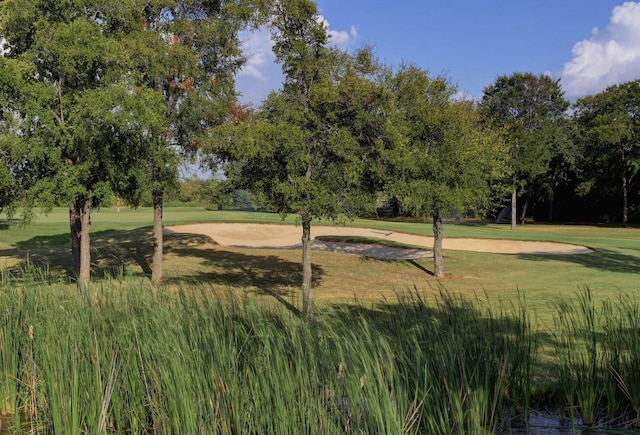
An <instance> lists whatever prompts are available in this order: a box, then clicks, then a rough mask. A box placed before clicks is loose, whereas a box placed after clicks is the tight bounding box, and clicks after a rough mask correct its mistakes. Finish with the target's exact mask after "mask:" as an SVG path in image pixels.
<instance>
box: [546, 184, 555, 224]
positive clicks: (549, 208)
mask: <svg viewBox="0 0 640 435" xmlns="http://www.w3.org/2000/svg"><path fill="white" fill-rule="evenodd" d="M553 196H554V191H553V189H549V196H548V197H547V198H548V201H549V204H548V206H547V220H548V221H549V222H553Z"/></svg>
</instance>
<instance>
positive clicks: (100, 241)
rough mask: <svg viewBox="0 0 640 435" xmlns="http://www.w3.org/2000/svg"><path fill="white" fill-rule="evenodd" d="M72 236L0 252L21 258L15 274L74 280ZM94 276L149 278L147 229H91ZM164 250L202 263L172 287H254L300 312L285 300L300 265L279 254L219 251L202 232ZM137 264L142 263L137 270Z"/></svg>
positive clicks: (171, 241) (172, 240)
mask: <svg viewBox="0 0 640 435" xmlns="http://www.w3.org/2000/svg"><path fill="white" fill-rule="evenodd" d="M68 240H69V234H57V235H52V236H37V237H33V238H32V239H29V240H26V241H23V242H20V243H17V244H16V248H15V249H4V250H0V257H9V258H14V259H16V260H17V264H15V265H14V266H12V267H11V268H9V271H10V273H11V274H12V276H14V277H20V276H21V275H26V274H28V273H30V271H33V270H35V269H38V268H39V269H41V270H47V274H48V275H49V277H48V278H47V279H48V280H49V281H60V280H71V279H70V277H71V251H70V247H69V242H68ZM91 247H92V251H91V256H92V259H91V260H92V266H91V275H92V279H94V280H96V279H103V278H106V277H117V276H121V275H128V276H134V277H135V276H141V277H142V276H146V277H150V276H151V257H152V254H153V239H152V232H151V230H150V229H149V228H140V229H136V230H129V231H99V232H95V233H91ZM164 254H165V256H167V255H175V256H177V257H179V258H182V259H184V260H183V261H188V262H192V263H194V264H195V263H197V264H198V267H191V266H189V267H185V268H184V270H181V273H180V274H179V275H176V276H170V277H167V278H166V280H165V283H166V284H168V285H180V284H203V283H211V284H214V285H221V286H227V287H238V288H254V289H255V290H253V292H254V293H255V294H259V295H265V296H271V297H273V298H275V299H276V300H277V301H278V302H280V303H281V304H283V305H284V306H285V307H287V308H288V309H289V310H291V311H293V312H296V313H297V309H296V308H295V307H293V306H292V305H291V304H290V303H289V302H287V300H286V299H285V297H286V296H291V295H293V294H294V293H295V292H297V291H298V289H299V288H300V287H301V284H302V265H301V264H300V262H294V261H288V260H286V259H283V258H281V257H278V256H277V255H253V254H245V253H239V252H233V251H230V250H226V249H224V248H220V249H216V245H215V242H213V240H211V239H210V238H209V237H207V236H204V235H200V234H182V233H181V234H178V233H174V234H165V235H164ZM133 266H139V269H138V268H136V267H133ZM312 267H313V281H312V285H313V286H318V285H319V284H320V282H321V280H322V276H323V275H324V270H323V269H322V267H321V266H319V265H317V264H313V265H312Z"/></svg>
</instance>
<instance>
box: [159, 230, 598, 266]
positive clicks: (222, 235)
mask: <svg viewBox="0 0 640 435" xmlns="http://www.w3.org/2000/svg"><path fill="white" fill-rule="evenodd" d="M165 231H167V232H173V233H192V234H203V235H206V236H208V237H210V238H211V239H213V240H214V241H215V242H216V243H218V244H219V245H223V246H233V247H241V248H277V249H299V248H300V247H301V242H300V238H301V233H302V231H301V228H300V227H299V226H295V225H272V224H240V223H206V224H190V225H177V226H171V227H166V228H165ZM311 233H312V238H315V237H318V236H358V237H369V238H377V239H384V240H390V241H394V242H399V243H404V244H407V245H416V246H425V247H427V248H431V247H432V246H433V237H427V236H418V235H414V234H407V233H399V232H394V231H383V230H376V229H371V228H358V227H341V226H324V225H317V226H313V227H312V228H311ZM442 246H443V249H445V250H447V249H451V250H458V251H474V252H491V253H499V254H585V253H589V252H592V250H591V249H589V248H586V247H584V246H579V245H570V244H566V243H553V242H528V241H518V240H504V239H470V238H445V239H444V240H443V244H442ZM313 249H316V250H325V251H334V252H343V253H348V254H358V255H365V256H368V257H376V258H388V259H411V258H424V257H429V256H430V255H431V252H429V251H423V250H420V249H402V248H392V247H386V246H381V245H370V244H362V243H333V242H321V241H318V240H314V243H313Z"/></svg>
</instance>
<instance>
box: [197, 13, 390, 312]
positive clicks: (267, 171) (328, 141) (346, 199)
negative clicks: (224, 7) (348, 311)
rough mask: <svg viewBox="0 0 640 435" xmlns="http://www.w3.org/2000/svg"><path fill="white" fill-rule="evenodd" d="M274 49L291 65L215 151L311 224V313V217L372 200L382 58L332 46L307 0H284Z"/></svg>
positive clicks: (222, 132)
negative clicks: (280, 83)
mask: <svg viewBox="0 0 640 435" xmlns="http://www.w3.org/2000/svg"><path fill="white" fill-rule="evenodd" d="M273 26H274V39H275V46H274V52H275V53H276V57H277V59H278V61H279V62H281V63H282V67H283V72H284V74H285V82H284V86H283V89H282V90H281V91H279V92H275V93H272V94H271V95H270V96H269V97H268V98H267V100H266V101H265V102H264V103H263V105H262V106H261V108H260V109H259V110H257V111H256V112H255V113H250V114H248V115H247V117H246V119H244V120H240V119H237V118H234V119H232V120H231V122H229V123H227V124H226V125H224V126H222V127H220V128H217V129H215V130H214V131H213V132H212V136H211V138H210V142H209V143H210V148H209V152H210V154H214V155H216V156H217V157H218V158H221V159H223V160H224V161H225V162H226V165H225V166H224V167H225V171H226V173H227V175H228V176H229V177H231V178H232V179H233V180H235V181H236V182H237V186H238V187H241V188H247V189H250V190H252V191H257V192H260V193H261V194H262V195H263V196H264V198H265V199H266V201H267V202H268V203H269V204H270V205H271V206H273V207H274V208H275V209H276V210H278V211H279V212H280V213H282V214H283V215H285V214H289V213H294V214H297V215H298V216H299V218H300V222H301V225H302V246H303V248H302V251H303V282H302V288H303V311H304V314H305V315H306V316H307V317H310V316H311V252H310V248H311V222H312V220H317V219H330V220H336V219H340V218H342V217H349V216H354V215H355V214H356V213H357V212H358V211H362V210H363V209H365V208H369V209H370V210H371V209H372V207H373V193H372V192H371V191H369V190H368V187H371V186H372V183H373V181H372V180H373V177H372V174H373V172H374V171H373V170H372V168H374V167H375V165H376V164H377V162H376V161H374V160H373V154H374V153H375V150H376V146H377V145H376V143H378V142H379V141H380V140H382V139H383V137H384V135H382V134H379V131H382V130H383V129H384V126H385V125H387V120H386V119H385V118H384V117H382V116H381V115H382V113H383V111H382V110H380V107H381V105H384V104H386V102H385V101H386V100H385V99H384V98H379V97H381V96H382V91H381V88H380V87H379V83H378V82H376V81H375V80H374V78H373V76H374V75H375V74H374V72H375V68H376V67H375V61H374V59H373V57H372V55H371V53H370V52H368V51H367V50H363V51H360V52H358V54H356V55H354V56H350V55H348V54H346V53H343V52H340V51H337V50H335V49H333V48H330V47H328V46H327V39H328V37H327V31H326V28H325V26H324V24H323V23H322V22H321V21H319V20H318V17H317V11H316V7H315V4H314V3H313V2H310V1H308V0H288V1H283V2H279V3H278V5H277V7H276V13H275V15H274V23H273Z"/></svg>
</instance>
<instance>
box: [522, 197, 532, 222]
mask: <svg viewBox="0 0 640 435" xmlns="http://www.w3.org/2000/svg"><path fill="white" fill-rule="evenodd" d="M529 198H531V195H527V199H525V200H524V205H523V206H522V215H520V224H521V225H524V223H525V220H526V219H527V210H528V209H529Z"/></svg>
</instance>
